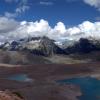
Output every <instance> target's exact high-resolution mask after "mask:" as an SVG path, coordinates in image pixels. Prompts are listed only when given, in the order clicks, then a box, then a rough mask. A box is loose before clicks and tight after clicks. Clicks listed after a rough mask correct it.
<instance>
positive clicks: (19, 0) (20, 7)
mask: <svg viewBox="0 0 100 100" xmlns="http://www.w3.org/2000/svg"><path fill="white" fill-rule="evenodd" d="M5 2H7V3H16V5H17V7H16V9H14V12H13V13H11V12H5V13H4V15H5V17H8V18H10V17H11V18H14V17H17V16H18V15H20V14H21V13H24V12H25V11H27V10H29V9H30V6H29V5H28V0H5Z"/></svg>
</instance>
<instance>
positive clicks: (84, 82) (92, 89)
mask: <svg viewBox="0 0 100 100" xmlns="http://www.w3.org/2000/svg"><path fill="white" fill-rule="evenodd" d="M57 82H58V83H61V84H75V85H79V86H80V88H81V92H82V96H80V97H79V100H100V80H97V79H95V78H91V77H84V78H72V79H65V80H59V81H57Z"/></svg>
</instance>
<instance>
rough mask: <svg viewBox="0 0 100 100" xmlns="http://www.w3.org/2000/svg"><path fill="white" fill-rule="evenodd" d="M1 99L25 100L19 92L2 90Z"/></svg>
mask: <svg viewBox="0 0 100 100" xmlns="http://www.w3.org/2000/svg"><path fill="white" fill-rule="evenodd" d="M0 100H24V99H22V98H21V97H19V96H18V95H17V94H14V93H11V92H10V91H7V90H6V91H0Z"/></svg>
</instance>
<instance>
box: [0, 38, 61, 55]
mask: <svg viewBox="0 0 100 100" xmlns="http://www.w3.org/2000/svg"><path fill="white" fill-rule="evenodd" d="M0 48H1V49H5V50H10V51H16V50H17V51H22V50H27V51H30V52H31V53H33V54H36V55H45V56H48V55H52V54H55V53H63V50H62V49H61V48H60V47H59V46H57V45H56V44H55V41H54V40H51V39H49V38H48V37H45V36H44V37H28V38H24V39H20V40H17V41H12V42H11V43H10V42H6V43H4V44H2V45H1V46H0Z"/></svg>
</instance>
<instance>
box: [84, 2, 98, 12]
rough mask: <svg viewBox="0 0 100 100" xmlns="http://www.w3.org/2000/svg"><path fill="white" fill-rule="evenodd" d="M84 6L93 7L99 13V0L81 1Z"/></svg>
mask: <svg viewBox="0 0 100 100" xmlns="http://www.w3.org/2000/svg"><path fill="white" fill-rule="evenodd" d="M83 1H84V2H85V3H86V4H88V5H90V6H94V7H95V8H97V9H98V10H99V11H100V0H83Z"/></svg>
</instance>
